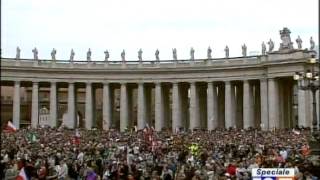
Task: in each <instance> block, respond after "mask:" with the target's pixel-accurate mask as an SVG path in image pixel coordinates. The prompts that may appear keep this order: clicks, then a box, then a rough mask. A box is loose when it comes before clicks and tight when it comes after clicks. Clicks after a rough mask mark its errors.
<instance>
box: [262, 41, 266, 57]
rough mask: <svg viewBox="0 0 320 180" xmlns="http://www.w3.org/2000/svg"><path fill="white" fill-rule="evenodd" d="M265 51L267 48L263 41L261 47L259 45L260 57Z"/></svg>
mask: <svg viewBox="0 0 320 180" xmlns="http://www.w3.org/2000/svg"><path fill="white" fill-rule="evenodd" d="M266 50H267V47H266V45H265V44H264V41H263V42H262V45H261V52H262V55H266Z"/></svg>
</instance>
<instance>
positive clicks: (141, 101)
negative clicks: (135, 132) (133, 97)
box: [137, 82, 146, 129]
mask: <svg viewBox="0 0 320 180" xmlns="http://www.w3.org/2000/svg"><path fill="white" fill-rule="evenodd" d="M145 126H146V93H145V88H144V84H143V83H142V82H140V83H138V125H137V127H138V129H143V128H144V127H145Z"/></svg>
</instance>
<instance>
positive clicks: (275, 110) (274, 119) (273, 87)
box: [268, 79, 279, 129]
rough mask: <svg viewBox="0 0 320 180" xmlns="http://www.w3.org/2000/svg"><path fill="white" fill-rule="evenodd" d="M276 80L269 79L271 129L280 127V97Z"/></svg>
mask: <svg viewBox="0 0 320 180" xmlns="http://www.w3.org/2000/svg"><path fill="white" fill-rule="evenodd" d="M276 83H277V82H276V80H275V79H268V103H269V107H268V108H269V128H270V129H273V128H278V127H279V98H278V97H279V96H278V90H277V84H276Z"/></svg>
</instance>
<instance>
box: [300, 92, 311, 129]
mask: <svg viewBox="0 0 320 180" xmlns="http://www.w3.org/2000/svg"><path fill="white" fill-rule="evenodd" d="M298 124H299V126H304V127H309V126H310V124H308V123H307V119H306V92H305V91H303V90H301V89H299V90H298Z"/></svg>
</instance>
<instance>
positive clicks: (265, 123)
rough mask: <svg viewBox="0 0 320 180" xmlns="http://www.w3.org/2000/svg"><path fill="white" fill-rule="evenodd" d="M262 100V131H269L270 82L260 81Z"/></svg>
mask: <svg viewBox="0 0 320 180" xmlns="http://www.w3.org/2000/svg"><path fill="white" fill-rule="evenodd" d="M260 98H261V124H260V126H261V129H262V130H268V129H269V113H268V112H269V110H268V109H269V107H268V82H267V80H266V79H260Z"/></svg>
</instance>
